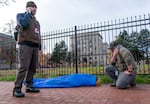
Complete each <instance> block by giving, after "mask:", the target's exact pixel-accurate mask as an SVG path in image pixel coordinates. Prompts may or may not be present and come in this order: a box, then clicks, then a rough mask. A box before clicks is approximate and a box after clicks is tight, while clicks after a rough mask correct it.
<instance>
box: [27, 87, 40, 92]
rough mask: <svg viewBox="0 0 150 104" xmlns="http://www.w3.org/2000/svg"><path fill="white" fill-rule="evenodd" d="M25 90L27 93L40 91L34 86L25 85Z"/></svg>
mask: <svg viewBox="0 0 150 104" xmlns="http://www.w3.org/2000/svg"><path fill="white" fill-rule="evenodd" d="M26 92H27V93H38V92H40V90H38V89H35V88H33V87H27V88H26Z"/></svg>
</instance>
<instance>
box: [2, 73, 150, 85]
mask: <svg viewBox="0 0 150 104" xmlns="http://www.w3.org/2000/svg"><path fill="white" fill-rule="evenodd" d="M52 77H58V76H57V75H51V76H50V78H52ZM97 77H98V79H100V82H101V84H108V83H111V82H112V80H111V79H110V78H109V77H108V76H106V75H98V76H97ZM15 78H16V76H15V75H10V76H7V77H6V76H5V77H0V81H14V80H15ZM35 78H41V76H39V75H37V74H36V75H35ZM136 83H137V84H150V75H137V76H136Z"/></svg>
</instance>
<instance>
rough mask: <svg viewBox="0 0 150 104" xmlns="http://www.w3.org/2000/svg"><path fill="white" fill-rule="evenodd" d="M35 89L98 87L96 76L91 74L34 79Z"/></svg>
mask: <svg viewBox="0 0 150 104" xmlns="http://www.w3.org/2000/svg"><path fill="white" fill-rule="evenodd" d="M33 82H34V84H33V87H35V88H69V87H80V86H96V76H95V75H91V74H71V75H66V76H61V77H56V78H34V79H33Z"/></svg>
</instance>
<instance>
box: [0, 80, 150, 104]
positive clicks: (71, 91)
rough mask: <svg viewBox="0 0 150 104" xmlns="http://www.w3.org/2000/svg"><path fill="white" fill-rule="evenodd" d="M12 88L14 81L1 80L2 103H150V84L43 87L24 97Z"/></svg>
mask: <svg viewBox="0 0 150 104" xmlns="http://www.w3.org/2000/svg"><path fill="white" fill-rule="evenodd" d="M12 88H13V82H0V104H150V84H148V85H137V87H135V88H129V89H126V90H119V89H116V88H112V87H110V86H109V85H101V86H100V87H76V88H51V89H41V92H40V93H38V94H28V93H25V94H26V97H24V98H15V97H13V96H12ZM23 91H25V88H23Z"/></svg>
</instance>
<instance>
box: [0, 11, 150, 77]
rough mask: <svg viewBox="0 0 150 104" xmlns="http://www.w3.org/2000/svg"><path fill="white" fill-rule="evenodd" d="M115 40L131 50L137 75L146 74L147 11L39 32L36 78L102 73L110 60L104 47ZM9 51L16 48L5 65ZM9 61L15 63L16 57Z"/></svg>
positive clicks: (149, 47) (149, 56)
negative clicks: (125, 16)
mask: <svg viewBox="0 0 150 104" xmlns="http://www.w3.org/2000/svg"><path fill="white" fill-rule="evenodd" d="M116 39H117V40H118V42H120V44H122V45H124V46H125V47H127V48H128V49H129V50H130V51H131V52H132V53H133V55H134V57H135V60H136V63H137V67H138V74H150V14H148V15H143V16H141V15H140V16H135V17H130V18H123V19H119V20H112V21H107V22H100V23H96V24H90V25H83V26H74V27H72V28H68V29H63V30H58V31H52V32H47V33H43V34H42V50H43V53H42V54H41V55H39V60H38V62H39V68H38V69H37V75H36V77H54V76H60V75H66V74H72V73H88V74H95V75H100V74H104V73H105V70H104V69H105V66H106V65H108V64H109V63H110V57H111V52H110V51H109V50H108V46H109V44H110V42H111V41H113V40H116ZM0 47H2V46H1V45H0ZM6 47H7V44H6ZM15 49H16V48H15ZM11 50H12V48H11ZM16 50H17V49H16ZM13 52H17V51H11V55H9V60H10V61H9V66H10V64H11V60H12V53H13ZM9 54H10V53H9ZM13 55H17V53H15V54H13ZM2 56H3V55H1V56H0V57H1V62H2V61H3V59H2ZM13 63H14V64H17V60H14V61H13ZM1 66H4V64H2V65H1ZM16 66H17V65H16ZM2 69H5V68H1V72H0V74H2V73H4V70H2ZM8 69H16V68H10V67H9V68H8ZM2 71H3V72H2ZM13 73H14V72H13Z"/></svg>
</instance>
